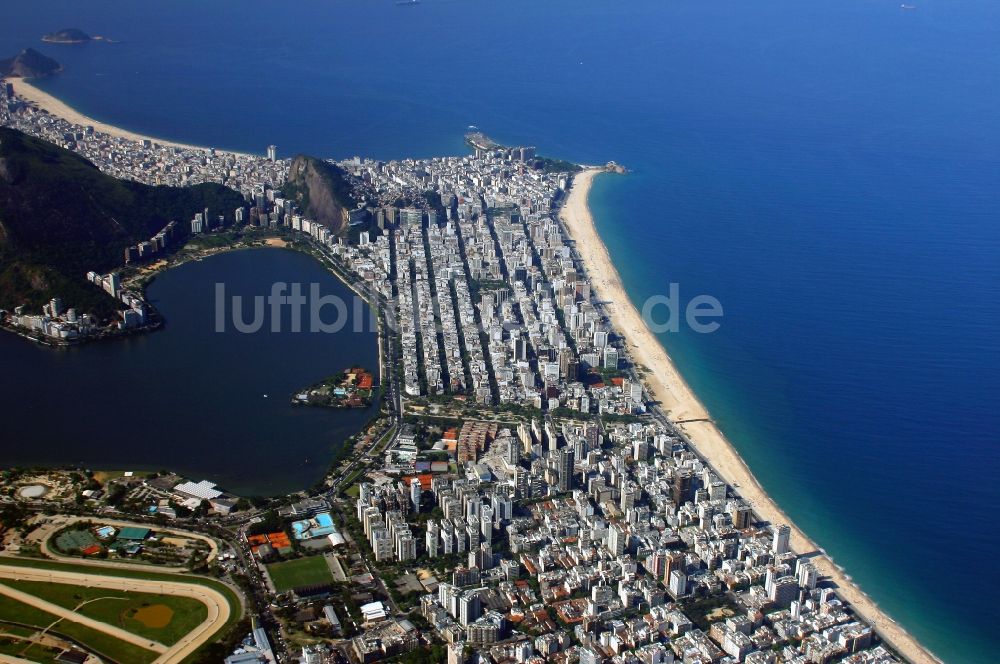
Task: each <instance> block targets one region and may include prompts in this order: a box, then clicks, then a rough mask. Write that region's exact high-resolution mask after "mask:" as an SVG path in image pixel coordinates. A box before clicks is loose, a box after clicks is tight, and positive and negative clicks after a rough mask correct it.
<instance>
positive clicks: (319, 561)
mask: <svg viewBox="0 0 1000 664" xmlns="http://www.w3.org/2000/svg"><path fill="white" fill-rule="evenodd" d="M267 573H268V576H270V577H271V581H272V582H273V583H274V588H275V590H277V591H278V592H279V593H283V592H288V591H289V590H294V589H295V588H304V587H306V586H318V585H322V584H325V583H332V582H333V575H332V574H331V573H330V566H329V565H327V563H326V558H324V557H323V556H312V557H309V558H297V559H295V560H287V561H285V562H280V563H274V564H273V565H268V566H267Z"/></svg>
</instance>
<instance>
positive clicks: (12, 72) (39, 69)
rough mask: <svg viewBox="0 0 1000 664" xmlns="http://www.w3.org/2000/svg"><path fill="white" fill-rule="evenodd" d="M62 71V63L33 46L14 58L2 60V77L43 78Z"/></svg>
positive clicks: (0, 69) (0, 73)
mask: <svg viewBox="0 0 1000 664" xmlns="http://www.w3.org/2000/svg"><path fill="white" fill-rule="evenodd" d="M60 71H62V65H61V64H59V63H58V62H56V61H55V60H53V59H52V58H50V57H48V56H47V55H42V54H41V53H39V52H38V51H36V50H35V49H33V48H26V49H24V50H23V51H21V52H20V53H18V54H17V55H15V56H14V57H12V58H6V59H4V60H0V78H3V77H5V76H16V77H19V78H42V77H44V76H49V75H51V74H55V73H58V72H60Z"/></svg>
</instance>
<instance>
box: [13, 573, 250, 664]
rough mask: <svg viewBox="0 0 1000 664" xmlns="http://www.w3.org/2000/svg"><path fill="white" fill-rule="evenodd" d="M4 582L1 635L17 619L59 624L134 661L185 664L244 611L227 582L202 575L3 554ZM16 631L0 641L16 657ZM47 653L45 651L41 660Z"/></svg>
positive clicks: (57, 628)
mask: <svg viewBox="0 0 1000 664" xmlns="http://www.w3.org/2000/svg"><path fill="white" fill-rule="evenodd" d="M0 584H3V585H4V587H3V588H0V637H2V630H3V629H4V628H8V629H9V628H10V627H11V626H15V627H16V625H18V624H20V625H24V626H26V627H28V628H37V629H33V631H35V632H37V631H40V630H41V629H45V628H46V627H49V626H50V625H53V627H52V629H51V632H52V633H54V634H61V635H64V636H65V637H67V638H71V639H74V640H76V641H77V642H79V643H80V644H81V645H83V646H84V647H86V648H88V649H91V650H93V651H94V652H97V653H98V654H103V655H104V656H105V657H104V658H105V659H110V660H114V661H118V662H123V663H125V662H128V663H129V664H131V663H132V662H135V663H136V664H146V663H147V662H152V661H153V660H155V659H157V658H160V659H161V660H162V661H164V662H170V664H179V663H180V662H182V661H186V660H187V659H188V658H190V657H191V655H192V654H193V653H194V652H195V651H197V650H198V649H200V648H201V647H202V646H204V645H205V644H207V643H208V642H210V641H211V640H212V639H213V638H214V637H216V636H217V635H218V634H219V633H220V631H222V630H224V629H225V628H227V627H229V626H230V625H232V624H233V623H235V622H236V621H237V620H239V618H240V616H241V614H242V606H241V604H240V600H239V598H238V597H237V596H236V595H235V594H234V593H233V592H232V591H231V590H230V589H229V588H228V587H227V586H225V585H224V584H222V583H219V582H218V581H216V580H214V579H209V578H206V577H200V576H196V575H179V574H166V573H158V572H153V571H146V570H133V569H124V568H120V567H106V566H104V565H100V564H97V563H91V564H90V565H84V564H77V563H62V562H53V561H47V560H39V559H30V558H17V557H2V558H0ZM98 598H100V599H98ZM88 600H96V601H93V602H88ZM83 602H87V603H86V604H83ZM81 604H82V605H81ZM75 609H78V610H77V611H76V616H79V617H78V618H77V619H75V620H74V619H73V612H74V610H75ZM16 636H17V635H15V634H10V636H9V637H6V638H4V639H3V641H0V652H2V653H3V654H11V653H10V649H11V648H15V649H16V648H17V647H18V644H17V643H15V642H14V641H16V638H15V637H16ZM26 645H30V644H26ZM35 648H38V646H35V645H32V646H31V649H30V650H29V653H28V655H32V654H33V653H32V652H31V651H33V650H34V649H35ZM45 657H46V653H45V652H43V651H42V650H39V652H38V653H37V659H40V660H42V661H45ZM26 659H33V657H31V656H28V657H26Z"/></svg>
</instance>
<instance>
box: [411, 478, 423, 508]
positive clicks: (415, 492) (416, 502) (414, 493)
mask: <svg viewBox="0 0 1000 664" xmlns="http://www.w3.org/2000/svg"><path fill="white" fill-rule="evenodd" d="M422 494H423V490H422V489H421V488H420V480H418V479H417V478H416V477H414V478H413V479H411V480H410V504H411V505H412V506H413V511H414V512H419V511H420V498H421V496H422Z"/></svg>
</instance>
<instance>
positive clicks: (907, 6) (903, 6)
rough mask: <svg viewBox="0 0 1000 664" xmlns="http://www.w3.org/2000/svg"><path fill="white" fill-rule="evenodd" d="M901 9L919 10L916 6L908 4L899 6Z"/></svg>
mask: <svg viewBox="0 0 1000 664" xmlns="http://www.w3.org/2000/svg"><path fill="white" fill-rule="evenodd" d="M899 8H900V9H916V8H917V6H916V5H907V4H902V5H900V6H899Z"/></svg>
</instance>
